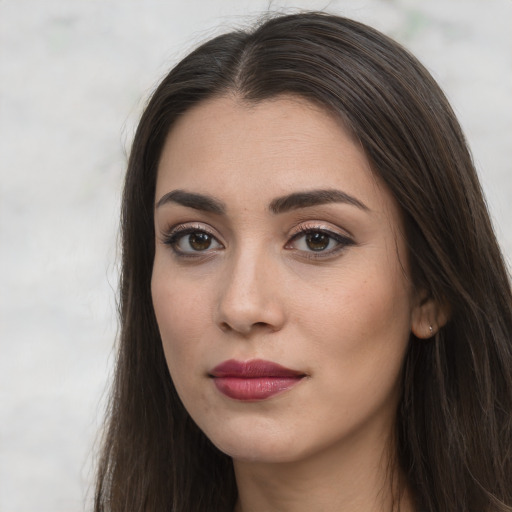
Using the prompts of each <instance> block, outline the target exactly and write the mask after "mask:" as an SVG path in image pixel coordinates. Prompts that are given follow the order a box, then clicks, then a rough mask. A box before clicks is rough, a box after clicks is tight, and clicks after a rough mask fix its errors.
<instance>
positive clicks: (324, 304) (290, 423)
mask: <svg viewBox="0 0 512 512" xmlns="http://www.w3.org/2000/svg"><path fill="white" fill-rule="evenodd" d="M317 189H323V190H338V191H343V192H344V193H346V194H349V195H350V196H351V197H352V198H355V199H357V201H359V202H360V203H361V204H363V205H364V207H361V206H358V205H354V204H350V203H346V202H331V203H327V204H319V205H315V206H307V207H300V208H296V209H292V210H290V211H286V212H283V213H273V212H271V211H270V210H269V204H270V203H271V202H272V201H273V200H275V199H276V198H277V197H281V196H285V195H288V194H291V193H296V192H304V191H311V190H317ZM175 190H182V191H187V192H191V193H194V194H202V195H207V196H209V197H212V198H214V199H215V200H216V201H217V202H221V203H222V204H223V205H224V207H225V213H222V214H221V213H215V212H210V211H203V210H202V209H198V205H197V204H195V205H194V207H191V206H185V205H183V204H179V203H177V202H175V201H173V200H165V199H162V198H164V196H166V194H168V193H170V192H172V191H175ZM155 202H156V204H157V206H156V207H155V228H156V254H155V260H154V267H153V277H152V296H153V304H154V308H155V312H156V317H157V321H158V325H159V329H160V332H161V336H162V341H163V347H164V351H165V356H166V359H167V364H168V366H169V370H170V373H171V376H172V379H173V382H174V384H175V386H176V389H177V391H178V393H179V395H180V397H181V399H182V401H183V403H184V405H185V407H186V408H187V410H188V411H189V413H190V415H191V416H192V418H193V419H194V421H195V422H196V423H197V424H198V425H199V427H200V428H201V429H202V430H203V431H204V432H205V434H206V435H207V436H208V437H209V438H210V439H211V441H212V442H213V443H214V444H215V445H216V446H217V447H218V448H219V449H220V450H222V451H223V452H225V453H227V454H228V455H230V456H231V457H233V461H234V467H235V474H236V478H237V484H238V487H239V502H238V503H237V511H239V512H249V511H250V512H263V511H268V510H273V511H281V512H284V511H288V510H290V511H291V510H293V511H294V512H299V511H302V510H307V511H311V510H321V511H324V512H328V511H331V510H332V511H334V510H336V511H337V512H340V511H349V510H350V511H351V512H354V511H359V510H361V511H363V510H364V511H368V510H375V511H377V510H391V502H392V492H391V487H392V485H391V483H390V481H389V478H390V474H393V470H392V469H391V470H390V469H389V468H390V467H391V468H392V467H393V462H394V456H393V451H392V448H391V446H392V431H393V425H394V418H395V412H396V407H397V403H398V397H399V377H400V369H401V365H402V362H403V359H404V354H405V351H406V347H407V344H408V341H409V337H410V333H411V330H413V331H414V332H415V333H416V334H417V335H418V336H420V337H429V336H430V331H429V325H430V324H432V323H433V322H434V321H435V318H434V316H433V315H434V305H432V304H431V303H430V302H429V301H426V300H422V296H421V294H420V293H419V292H417V291H416V290H415V289H414V287H413V286H412V283H411V281H410V279H409V278H408V264H407V251H406V249H405V242H404V240H403V237H402V234H401V233H402V219H401V215H400V212H399V210H398V207H397V205H396V204H395V201H394V199H393V197H392V196H391V194H390V193H389V192H388V191H387V189H386V188H385V186H384V185H383V184H382V183H380V181H379V179H378V178H377V177H376V176H375V174H374V173H373V172H372V170H371V168H370V165H369V163H368V160H367V158H366V156H365V155H364V153H363V151H362V149H361V147H360V146H359V145H358V144H357V142H356V141H355V140H354V139H353V138H352V137H351V136H350V135H349V134H348V133H347V131H346V130H345V129H344V128H343V126H342V125H341V123H339V122H338V121H337V120H335V119H333V117H331V116H330V115H328V114H327V113H326V112H324V111H323V110H321V109H319V108H317V107H315V106H313V105H312V104H310V103H308V102H306V101H305V100H302V99H300V98H294V97H286V96H284V97H279V98H277V99H273V100H266V101H264V102H259V103H256V104H247V103H244V102H243V101H242V100H240V99H238V98H236V97H234V96H229V97H221V98H215V99H212V100H208V101H206V102H204V103H202V104H199V105H198V106H196V107H194V108H193V109H192V110H190V111H188V112H187V113H186V114H185V115H184V116H182V118H180V120H179V121H178V122H177V124H175V125H174V127H173V129H172V131H171V132H170V134H169V136H168V138H167V141H166V143H165V146H164V150H163V153H162V156H161V160H160V164H159V169H158V177H157V185H156V195H155ZM159 202H160V204H159ZM199 206H200V205H199ZM176 226H181V227H183V228H190V229H192V230H195V233H199V234H201V233H203V232H206V233H208V234H209V235H210V236H211V238H210V239H209V242H208V243H210V245H209V246H208V247H207V248H206V249H204V250H197V247H202V246H199V245H198V244H197V243H196V242H197V240H198V238H197V236H196V235H194V234H192V235H191V234H190V233H186V234H178V235H176V232H175V231H173V229H174V228H175V227H176ZM303 229H309V230H316V231H315V232H316V233H317V235H320V236H321V235H322V233H324V234H325V231H328V232H331V233H334V234H335V235H336V236H338V237H340V236H341V237H344V238H345V239H349V241H348V242H347V243H343V244H340V243H339V242H338V241H336V240H334V239H331V238H329V235H328V236H327V238H326V239H327V241H328V245H327V247H326V248H325V249H324V250H317V251H314V250H312V249H311V244H310V245H308V243H307V240H306V237H305V236H304V235H301V234H298V233H300V231H301V230H303ZM173 234H175V236H174V238H173V239H172V242H173V244H174V245H170V243H169V242H170V240H169V236H170V235H173ZM199 236H200V235H199ZM322 240H325V238H323V239H322ZM191 242H192V243H193V244H195V245H191ZM315 247H317V248H318V246H315ZM315 256H316V258H315ZM255 358H258V359H265V360H269V361H273V362H275V363H278V364H280V365H282V366H285V367H288V368H292V369H294V370H298V371H300V372H301V373H304V374H305V375H306V377H305V378H303V379H302V380H301V381H300V382H299V383H298V384H297V385H295V386H294V387H292V388H291V389H289V390H287V391H285V392H283V393H281V394H278V395H275V396H273V397H271V398H269V399H267V400H263V401H257V402H243V401H238V400H233V399H231V398H228V397H226V396H224V395H223V394H221V393H220V392H219V391H218V390H217V388H216V387H215V385H214V384H213V381H212V379H211V378H210V376H209V372H210V371H211V370H212V369H213V368H214V367H215V366H216V365H218V364H219V363H221V362H223V361H225V360H228V359H237V360H240V361H247V360H250V359H255ZM390 464H391V466H390ZM395 476H397V475H396V474H395ZM401 510H403V511H404V510H405V511H407V510H413V507H412V504H411V501H410V499H409V497H408V493H407V490H405V494H403V496H402V503H401Z"/></svg>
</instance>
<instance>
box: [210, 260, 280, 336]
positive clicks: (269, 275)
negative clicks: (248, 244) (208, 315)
mask: <svg viewBox="0 0 512 512" xmlns="http://www.w3.org/2000/svg"><path fill="white" fill-rule="evenodd" d="M277 267H278V265H277V264H276V263H275V262H272V261H271V258H269V257H265V255H263V254H261V253H256V252H255V251H247V252H246V253H245V254H243V253H240V254H239V255H238V256H233V261H230V262H229V264H226V267H225V272H224V273H223V275H222V283H221V284H220V287H219V298H218V304H217V308H216V313H215V314H216V319H215V321H216V323H217V325H218V326H219V328H220V329H221V330H223V331H225V332H236V333H238V334H241V335H243V336H249V335H251V333H253V332H254V331H261V330H263V331H267V332H274V331H278V330H280V329H281V328H282V327H283V325H284V323H285V308H284V303H283V300H282V299H281V297H282V294H281V293H280V290H279V288H280V285H279V281H280V279H279V276H278V273H279V272H278V268H277Z"/></svg>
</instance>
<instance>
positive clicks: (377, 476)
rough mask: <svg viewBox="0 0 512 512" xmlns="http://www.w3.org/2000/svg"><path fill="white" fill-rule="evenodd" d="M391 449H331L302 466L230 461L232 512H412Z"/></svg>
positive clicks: (313, 457) (285, 463)
mask: <svg viewBox="0 0 512 512" xmlns="http://www.w3.org/2000/svg"><path fill="white" fill-rule="evenodd" d="M389 445H390V444H389V443H387V444H386V448H384V449H382V448H381V449H380V451H379V450H375V446H370V445H369V446H366V447H364V446H363V447H361V446H360V445H358V443H357V442H355V443H353V444H352V445H350V444H348V445H345V447H340V448H339V449H333V447H332V446H331V447H329V449H327V450H325V453H316V454H315V455H314V456H311V457H306V458H303V459H301V461H300V462H297V461H293V462H279V463H264V462H254V461H234V468H235V475H236V479H237V485H238V493H239V498H238V502H237V505H236V508H235V512H268V511H269V510H272V511H275V512H291V511H293V512H303V511H304V512H305V511H308V512H310V511H311V510H321V511H322V512H360V511H361V512H363V511H364V512H368V510H371V511H374V512H395V511H398V510H400V512H413V511H414V510H415V509H414V506H413V502H412V498H411V495H410V493H409V491H408V490H407V488H406V486H405V485H404V484H403V482H404V481H405V479H404V478H403V476H402V475H401V472H400V470H399V469H398V468H397V464H395V463H394V458H391V457H390V456H389V453H390V451H391V450H390V449H389ZM381 446H382V445H381Z"/></svg>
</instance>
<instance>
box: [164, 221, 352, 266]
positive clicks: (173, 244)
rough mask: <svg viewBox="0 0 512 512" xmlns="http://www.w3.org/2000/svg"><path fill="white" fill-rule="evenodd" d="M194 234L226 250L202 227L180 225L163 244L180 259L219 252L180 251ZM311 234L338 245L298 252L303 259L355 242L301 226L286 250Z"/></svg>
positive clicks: (322, 229)
mask: <svg viewBox="0 0 512 512" xmlns="http://www.w3.org/2000/svg"><path fill="white" fill-rule="evenodd" d="M192 234H206V235H208V236H209V237H211V239H212V240H213V241H215V243H217V244H218V245H219V246H220V248H224V246H223V244H222V243H221V242H219V241H218V239H217V237H216V236H215V235H214V234H213V233H212V232H211V231H210V230H208V229H206V228H205V227H204V226H202V225H201V226H199V225H193V226H191V225H180V226H177V227H175V228H171V229H170V232H169V233H167V234H164V235H163V243H164V244H165V245H168V246H170V248H171V249H172V251H173V252H174V254H175V255H176V256H178V257H179V258H190V259H192V258H204V257H205V256H208V255H211V253H212V251H216V250H218V249H209V248H206V249H205V250H204V251H191V252H186V251H183V250H181V249H179V248H178V244H179V242H180V241H181V240H182V239H183V238H184V237H185V236H187V235H192ZM311 234H321V235H326V236H327V237H328V244H330V243H331V241H334V242H336V244H337V245H336V246H335V247H334V248H331V249H329V250H319V251H318V252H315V251H314V250H310V251H306V250H298V252H299V253H301V256H302V257H305V258H308V259H311V260H317V259H327V258H329V257H332V256H334V255H336V254H338V253H339V252H341V251H343V250H344V249H345V248H346V247H348V246H351V245H354V241H353V240H352V239H351V238H350V237H348V236H345V235H341V234H340V233H336V232H334V231H331V230H329V229H326V228H325V227H321V226H318V225H309V226H300V227H299V228H297V229H296V231H295V233H293V234H292V236H291V237H290V239H289V241H288V242H287V243H286V245H285V249H288V250H293V247H290V245H291V244H292V243H294V242H296V241H297V240H299V239H300V238H301V237H306V236H307V235H311Z"/></svg>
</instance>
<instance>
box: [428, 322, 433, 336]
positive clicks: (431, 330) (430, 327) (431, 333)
mask: <svg viewBox="0 0 512 512" xmlns="http://www.w3.org/2000/svg"><path fill="white" fill-rule="evenodd" d="M428 330H429V331H430V336H433V335H434V328H433V327H432V324H430V325H429V326H428Z"/></svg>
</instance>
